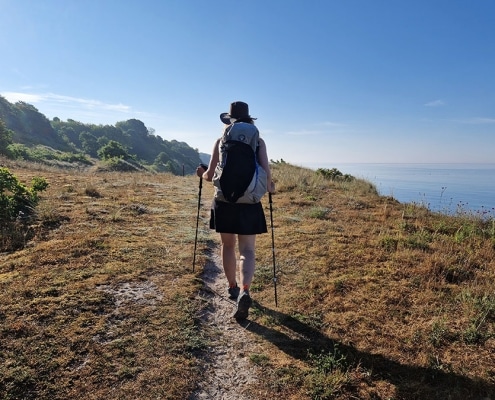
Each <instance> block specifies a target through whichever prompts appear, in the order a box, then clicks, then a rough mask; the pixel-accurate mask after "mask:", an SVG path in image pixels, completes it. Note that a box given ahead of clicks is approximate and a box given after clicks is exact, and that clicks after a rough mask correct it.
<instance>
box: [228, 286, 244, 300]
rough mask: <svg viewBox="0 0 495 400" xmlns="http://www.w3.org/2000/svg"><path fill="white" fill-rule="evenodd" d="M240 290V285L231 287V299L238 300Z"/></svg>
mask: <svg viewBox="0 0 495 400" xmlns="http://www.w3.org/2000/svg"><path fill="white" fill-rule="evenodd" d="M240 291H241V289H240V288H239V286H235V287H231V288H229V299H230V300H237V298H238V297H239V292H240Z"/></svg>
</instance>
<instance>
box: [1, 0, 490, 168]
mask: <svg viewBox="0 0 495 400" xmlns="http://www.w3.org/2000/svg"><path fill="white" fill-rule="evenodd" d="M0 60H1V61H0V94H1V95H3V96H4V97H5V98H7V99H8V100H9V101H11V102H13V101H17V100H23V101H26V102H28V103H30V104H33V105H34V106H35V107H36V108H38V110H39V111H40V112H42V113H44V114H45V115H46V116H47V117H48V118H53V117H59V118H61V119H62V120H66V119H68V118H71V119H74V120H77V121H81V122H87V123H95V124H112V125H113V124H115V123H116V122H117V121H122V120H126V119H130V118H137V119H140V120H141V121H143V122H144V124H145V125H146V126H147V127H148V128H153V129H155V132H156V134H158V135H160V136H162V137H163V138H164V139H167V140H172V139H176V140H179V141H184V142H187V143H188V144H189V145H190V146H191V147H193V148H198V149H199V150H200V151H202V152H207V153H210V152H211V148H212V145H213V142H214V140H215V138H217V137H218V136H219V135H220V133H221V128H222V125H221V122H220V119H219V114H220V113H221V112H226V111H228V108H229V103H230V102H231V101H235V100H243V101H246V102H248V103H249V105H250V111H251V114H252V115H253V116H255V117H257V118H258V120H257V121H256V123H257V125H258V127H259V129H260V132H261V135H262V137H264V139H265V140H266V142H267V145H268V152H269V158H271V159H276V160H278V159H281V158H283V159H284V160H286V161H288V162H292V163H295V164H303V165H306V164H312V165H315V164H319V163H321V164H322V165H323V164H325V165H328V164H331V163H333V162H335V163H344V162H350V163H353V162H378V163H385V162H495V1H493V0H464V1H459V0H345V1H344V0H304V1H303V0H249V1H241V0H237V1H236V0H208V1H206V0H156V1H152V0H139V1H138V0H0Z"/></svg>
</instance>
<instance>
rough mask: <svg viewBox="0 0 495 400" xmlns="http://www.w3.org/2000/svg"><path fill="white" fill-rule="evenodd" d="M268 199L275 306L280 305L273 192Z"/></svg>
mask: <svg viewBox="0 0 495 400" xmlns="http://www.w3.org/2000/svg"><path fill="white" fill-rule="evenodd" d="M268 201H269V203H270V226H271V227H272V258H273V288H274V289H275V307H278V301H277V271H276V268H275V236H274V233H273V208H272V204H273V201H272V194H271V193H270V192H268Z"/></svg>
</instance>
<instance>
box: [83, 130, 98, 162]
mask: <svg viewBox="0 0 495 400" xmlns="http://www.w3.org/2000/svg"><path fill="white" fill-rule="evenodd" d="M79 140H80V141H81V146H82V149H83V151H84V152H85V153H87V154H89V155H90V156H92V157H96V156H97V155H98V148H99V147H100V146H99V145H98V139H97V138H96V136H94V135H92V134H91V133H89V132H86V131H84V132H81V133H80V135H79Z"/></svg>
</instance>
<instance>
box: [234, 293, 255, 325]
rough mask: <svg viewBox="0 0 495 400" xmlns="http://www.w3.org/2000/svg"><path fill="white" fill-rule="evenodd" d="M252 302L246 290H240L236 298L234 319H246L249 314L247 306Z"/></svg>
mask: <svg viewBox="0 0 495 400" xmlns="http://www.w3.org/2000/svg"><path fill="white" fill-rule="evenodd" d="M252 304H253V300H252V299H251V296H249V293H248V292H242V294H241V295H240V296H239V298H238V299H237V311H236V312H235V314H234V318H235V319H246V318H247V317H248V315H249V307H251V305H252Z"/></svg>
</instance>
